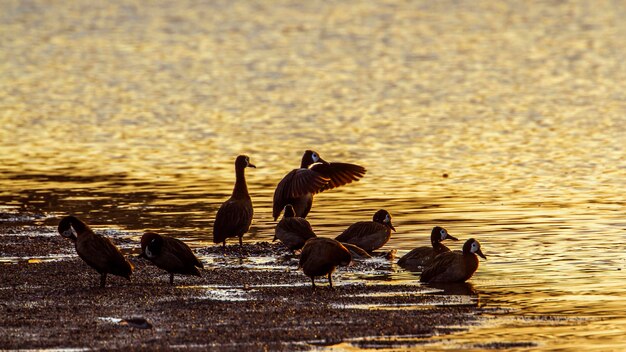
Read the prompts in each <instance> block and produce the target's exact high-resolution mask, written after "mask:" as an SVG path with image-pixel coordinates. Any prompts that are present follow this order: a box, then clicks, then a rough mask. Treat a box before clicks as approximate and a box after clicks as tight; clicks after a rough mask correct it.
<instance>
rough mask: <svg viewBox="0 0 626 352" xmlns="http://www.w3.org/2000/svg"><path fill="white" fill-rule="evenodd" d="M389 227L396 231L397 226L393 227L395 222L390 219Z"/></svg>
mask: <svg viewBox="0 0 626 352" xmlns="http://www.w3.org/2000/svg"><path fill="white" fill-rule="evenodd" d="M388 225H389V228H390V229H392V230H393V232H396V228H395V227H393V224H392V223H391V221H389V224H388Z"/></svg>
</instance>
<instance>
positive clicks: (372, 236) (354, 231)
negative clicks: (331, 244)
mask: <svg viewBox="0 0 626 352" xmlns="http://www.w3.org/2000/svg"><path fill="white" fill-rule="evenodd" d="M391 230H393V231H396V228H395V227H393V224H392V223H391V215H390V214H389V212H387V211H386V210H384V209H381V210H379V211H377V212H376V213H375V214H374V218H373V220H372V221H359V222H357V223H354V224H352V225H350V227H348V228H347V229H346V230H345V231H344V232H343V233H342V234H341V235H339V236H337V238H335V239H336V240H337V241H339V242H345V243H351V244H353V245H356V246H358V247H361V248H362V249H363V250H365V251H366V252H368V253H371V252H372V251H374V250H376V249H378V248H380V247H382V246H384V245H385V243H387V241H389V238H390V237H391Z"/></svg>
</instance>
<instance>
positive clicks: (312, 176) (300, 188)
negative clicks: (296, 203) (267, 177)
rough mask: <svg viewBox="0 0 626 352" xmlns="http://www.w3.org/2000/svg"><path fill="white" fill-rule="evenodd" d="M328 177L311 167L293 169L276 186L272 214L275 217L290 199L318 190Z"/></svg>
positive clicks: (326, 181)
mask: <svg viewBox="0 0 626 352" xmlns="http://www.w3.org/2000/svg"><path fill="white" fill-rule="evenodd" d="M329 180H330V179H329V178H328V177H325V176H324V175H322V174H320V173H318V172H315V171H313V170H311V169H295V170H293V171H291V172H290V173H288V174H287V175H286V176H285V177H283V179H282V180H281V181H280V182H279V183H278V185H277V186H276V190H275V191H274V203H273V207H272V208H273V211H272V214H273V215H274V218H277V217H278V215H279V214H280V212H281V211H282V210H283V208H284V207H285V205H287V204H288V202H289V201H290V199H294V198H299V197H302V196H304V195H307V194H309V193H311V194H315V193H317V192H319V190H320V189H322V187H324V185H325V184H327V183H328V181H329Z"/></svg>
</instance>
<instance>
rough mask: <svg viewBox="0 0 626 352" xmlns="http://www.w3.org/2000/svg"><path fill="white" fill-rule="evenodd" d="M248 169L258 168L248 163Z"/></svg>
mask: <svg viewBox="0 0 626 352" xmlns="http://www.w3.org/2000/svg"><path fill="white" fill-rule="evenodd" d="M248 167H253V168H255V169H256V166H255V165H254V164H250V163H248Z"/></svg>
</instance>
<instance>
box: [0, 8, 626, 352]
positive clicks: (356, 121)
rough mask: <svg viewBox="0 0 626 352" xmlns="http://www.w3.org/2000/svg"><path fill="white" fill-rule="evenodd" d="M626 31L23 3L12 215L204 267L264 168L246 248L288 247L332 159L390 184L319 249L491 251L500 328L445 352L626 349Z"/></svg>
mask: <svg viewBox="0 0 626 352" xmlns="http://www.w3.org/2000/svg"><path fill="white" fill-rule="evenodd" d="M625 16H626V6H625V5H624V4H623V3H621V2H617V1H613V2H611V1H600V2H595V1H594V2H592V1H572V2H567V1H533V2H521V3H520V2H513V1H510V2H503V3H498V4H495V3H492V2H490V1H467V2H465V1H438V2H429V1H416V2H403V1H381V2H372V3H369V2H359V1H345V2H340V3H334V2H320V1H312V2H306V3H301V2H297V1H276V2H260V3H255V2H241V1H239V2H237V1H235V2H231V1H211V2H204V1H179V2H166V1H155V2H150V3H138V2H134V1H121V0H120V1H118V0H116V1H109V2H105V3H93V2H91V1H71V2H63V3H58V4H55V5H50V4H48V3H47V2H43V1H3V2H2V3H1V4H0V106H1V108H0V124H1V126H2V128H1V129H0V201H1V202H2V205H3V209H8V210H10V211H13V212H16V213H20V212H26V211H29V212H34V213H45V214H47V216H61V215H64V214H67V213H74V214H76V215H79V216H81V217H83V218H85V219H86V221H87V222H89V223H91V224H93V225H95V227H97V228H115V229H119V230H133V231H144V230H156V231H159V232H161V233H165V234H170V235H175V236H179V237H183V238H186V239H187V240H188V241H189V243H190V244H191V245H193V246H205V245H208V244H209V243H210V242H211V241H210V240H211V237H210V234H211V232H210V228H211V225H212V221H213V217H214V215H215V212H216V210H217V208H218V207H219V205H220V203H221V202H222V201H223V200H224V199H226V198H227V197H228V196H229V194H230V192H231V190H232V185H233V182H234V170H233V162H234V159H235V157H236V156H237V155H238V154H241V153H245V154H248V155H250V157H251V161H252V162H253V163H254V164H256V165H257V167H258V168H257V169H251V170H248V171H247V177H248V185H249V189H250V192H251V194H252V198H253V202H254V205H255V219H254V222H253V225H252V229H251V231H250V234H249V235H247V236H246V240H249V241H260V240H270V239H271V238H272V236H273V226H274V222H273V221H272V218H271V196H272V193H273V189H274V186H275V185H276V184H277V183H278V181H279V180H280V179H281V177H282V176H283V175H284V174H286V173H287V172H288V171H290V170H291V169H293V168H295V167H297V166H298V164H299V160H300V156H301V154H302V152H303V151H304V150H305V149H315V150H317V151H318V152H319V153H320V154H321V155H322V156H323V157H324V158H325V159H327V160H329V161H344V162H354V163H358V164H361V165H364V166H365V167H366V168H367V169H368V173H367V175H366V176H365V178H364V179H363V180H362V181H361V182H358V183H355V184H352V185H349V186H347V187H344V188H341V189H337V190H333V191H330V192H328V193H327V194H321V195H319V196H317V197H316V198H315V202H314V206H313V210H312V212H311V214H310V216H309V220H310V222H311V223H312V224H313V227H314V229H315V230H316V231H317V233H318V234H319V235H321V236H336V235H337V234H338V233H340V232H341V231H342V230H343V229H344V228H345V227H346V226H347V225H348V224H350V223H351V222H354V221H358V220H365V219H369V218H370V217H371V216H372V215H373V212H374V211H375V210H377V209H379V208H385V209H387V210H388V211H390V212H391V214H392V215H393V216H394V223H395V224H396V228H397V229H398V232H397V233H395V234H394V235H393V237H392V239H391V241H390V242H389V243H388V245H387V247H386V248H389V249H391V248H397V249H398V250H399V255H402V254H403V253H406V252H407V251H408V250H410V249H411V248H413V247H415V246H418V245H424V244H426V243H427V242H428V240H427V238H428V233H429V231H430V228H431V227H432V226H434V225H442V226H445V227H446V228H447V229H448V230H449V231H450V233H452V234H453V235H455V236H457V237H460V238H462V239H466V238H469V237H470V236H471V237H475V238H477V239H479V240H480V241H481V243H482V246H483V251H484V252H485V254H487V255H488V257H489V260H488V261H486V262H482V263H481V267H480V268H479V270H478V272H477V274H476V275H475V276H474V277H473V278H472V280H471V282H472V284H473V287H474V289H475V290H476V291H477V292H478V295H479V300H480V305H481V306H482V307H483V308H492V309H493V315H492V317H493V319H492V320H490V323H489V324H484V325H483V326H480V327H472V328H471V329H470V330H469V331H468V332H466V333H463V332H461V333H454V334H450V335H447V336H442V337H441V342H440V344H436V343H435V344H434V345H431V346H430V347H432V348H433V349H445V348H447V347H446V346H468V345H467V344H468V343H470V342H471V343H470V345H469V346H474V347H475V348H480V346H483V347H484V346H489V344H490V343H495V342H506V343H512V345H509V346H510V347H515V346H524V345H523V343H526V342H529V341H530V342H533V343H536V344H537V345H536V346H535V347H534V348H538V349H544V350H555V349H571V350H580V349H585V350H594V349H596V350H610V349H614V350H617V349H623V348H626V342H624V341H623V335H624V332H625V331H626V314H625V313H624V311H623V307H624V305H625V304H626V284H624V282H626V280H624V279H625V277H626V274H625V273H624V272H625V271H626V270H622V269H623V268H624V266H625V260H626V254H624V245H625V244H626V217H625V216H624V214H625V203H626V202H625V199H624V189H625V188H624V186H625V181H624V180H626V159H625V157H624V155H625V151H626V150H625V149H626V143H625V141H626V83H625V82H626V64H625V63H626V51H625V50H624V48H625V47H626V39H625V38H626V22H625V21H623V18H625ZM444 174H447V175H448V177H443V175H444ZM454 245H457V244H454ZM42 259H43V258H42ZM392 277H393V279H394V280H396V281H399V282H413V281H414V280H415V279H416V277H415V276H413V275H411V274H407V273H402V272H401V271H400V272H399V273H398V274H394V275H393V276H392ZM398 339H399V340H401V338H400V337H399V338H398ZM468 341H469V342H468ZM516 342H520V343H522V344H521V345H515V343H516ZM481 343H482V344H483V345H481ZM476 346H478V347H476Z"/></svg>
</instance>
